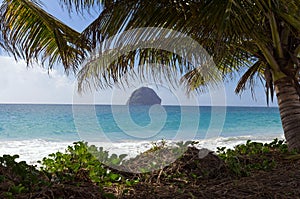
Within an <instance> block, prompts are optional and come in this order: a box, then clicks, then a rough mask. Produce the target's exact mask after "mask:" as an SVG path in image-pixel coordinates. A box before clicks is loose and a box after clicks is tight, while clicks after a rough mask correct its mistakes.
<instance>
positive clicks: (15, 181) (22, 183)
mask: <svg viewBox="0 0 300 199" xmlns="http://www.w3.org/2000/svg"><path fill="white" fill-rule="evenodd" d="M17 158H19V155H13V156H11V155H3V156H2V157H0V167H2V169H3V171H5V172H3V173H2V174H1V175H0V183H2V182H3V183H6V184H9V186H8V187H7V190H5V193H4V196H5V197H7V198H14V195H16V194H21V193H26V192H30V191H34V190H39V188H40V186H39V185H41V184H46V181H45V180H43V177H42V175H43V174H42V173H41V172H40V171H38V170H37V169H36V167H34V166H31V165H28V164H26V162H25V161H20V162H17V161H16V159H17ZM0 197H1V194H0Z"/></svg>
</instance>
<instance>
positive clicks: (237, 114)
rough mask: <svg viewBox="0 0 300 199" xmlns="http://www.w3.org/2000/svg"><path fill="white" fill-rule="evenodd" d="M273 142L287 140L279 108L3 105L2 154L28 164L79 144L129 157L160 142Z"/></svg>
mask: <svg viewBox="0 0 300 199" xmlns="http://www.w3.org/2000/svg"><path fill="white" fill-rule="evenodd" d="M274 138H279V139H283V130H282V126H281V122H280V117H279V111H278V108H276V107H209V106H200V107H192V106H160V105H155V106H152V107H148V106H130V107H128V106H121V105H120V106H119V105H114V106H111V105H42V104H41V105H40V104H39V105H37V104H0V155H3V154H11V155H13V154H19V155H20V159H19V160H25V161H27V163H29V164H35V163H36V161H37V160H41V159H42V158H43V157H45V156H47V155H48V154H50V153H53V152H56V151H62V152H63V151H64V150H65V149H66V147H67V146H68V145H71V144H72V143H73V142H75V141H85V142H88V143H91V144H95V145H97V146H103V147H104V149H106V150H109V151H110V152H111V153H117V154H121V153H127V154H129V157H130V156H135V155H137V154H138V153H141V152H143V151H145V150H147V149H149V148H150V147H151V146H152V145H151V143H152V142H153V141H160V140H166V141H167V142H169V143H172V142H176V141H181V140H183V141H186V140H196V141H199V144H198V147H201V148H202V147H203V148H208V149H210V150H215V149H216V147H218V146H226V147H229V148H231V147H233V146H235V145H237V144H241V143H245V141H246V140H249V139H250V140H254V141H261V142H268V141H272V140H273V139H274Z"/></svg>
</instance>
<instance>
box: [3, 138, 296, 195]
mask: <svg viewBox="0 0 300 199" xmlns="http://www.w3.org/2000/svg"><path fill="white" fill-rule="evenodd" d="M195 144H197V142H185V143H184V142H179V143H177V144H176V145H174V146H173V147H170V146H167V145H166V141H165V140H162V141H159V142H153V143H152V145H153V147H152V148H151V149H149V150H148V151H146V152H144V153H142V154H140V155H138V156H137V157H135V158H131V159H129V160H125V159H124V158H125V157H126V155H124V154H123V155H119V156H118V155H116V154H112V155H109V152H108V151H105V150H103V148H102V147H99V148H97V147H96V146H94V145H92V146H88V145H87V143H84V142H75V143H74V144H73V146H68V147H67V149H66V150H65V152H64V153H62V152H56V153H53V154H50V155H49V156H48V157H45V158H43V160H42V161H39V163H40V164H41V167H40V169H37V168H36V166H30V165H27V164H26V162H24V161H21V162H17V161H16V159H17V158H18V157H19V156H18V155H14V156H10V155H4V156H3V157H0V197H1V198H2V197H4V198H19V197H20V196H24V194H25V195H26V194H29V195H31V196H34V193H36V195H35V196H39V195H41V193H43V194H44V195H47V194H48V192H47V191H46V190H48V189H50V190H51V189H55V190H56V189H58V188H59V189H61V190H65V189H66V184H68V185H74V187H73V188H72V189H73V190H74V189H75V190H77V189H79V188H80V187H82V186H83V187H84V186H86V185H85V183H90V184H91V185H89V186H96V187H98V188H96V191H97V192H98V193H99V194H100V195H101V197H104V198H114V197H120V196H122V197H123V196H124V197H125V196H126V195H130V194H134V191H133V190H134V189H135V187H136V185H139V186H142V185H143V183H150V184H153V183H154V184H167V186H170V187H174V186H176V187H178V188H179V189H178V190H177V191H179V190H181V189H184V187H185V186H186V185H188V184H194V185H196V184H199V183H205V182H206V181H204V180H216V181H217V180H218V179H222V178H228V179H238V178H241V177H245V178H246V177H247V176H255V174H256V173H257V172H272V171H273V170H274V169H278V167H281V164H282V161H298V160H299V159H300V158H299V157H300V156H299V154H297V153H296V152H290V151H288V147H287V145H286V143H285V142H284V141H283V140H278V139H275V140H274V141H272V142H271V143H265V144H263V143H258V142H252V141H250V140H248V141H247V142H246V143H245V144H241V145H237V146H235V147H234V148H233V149H226V147H221V148H220V147H219V148H218V150H217V152H216V153H217V156H216V155H214V154H212V153H209V154H208V155H207V156H206V157H201V158H199V157H198V154H199V152H200V150H198V149H196V148H195V147H194V145H195ZM164 149H168V150H171V151H172V152H175V154H177V153H182V154H181V156H180V157H178V159H177V160H176V161H175V162H172V163H171V164H170V165H166V167H164V168H160V169H158V170H156V171H151V172H147V173H141V174H134V173H126V172H123V171H118V170H116V169H113V168H110V167H108V166H107V165H115V166H121V165H123V164H124V165H126V164H127V165H128V161H129V162H130V160H133V163H141V162H142V160H143V161H144V160H146V161H149V159H145V156H146V157H149V154H151V153H155V152H158V151H161V150H164ZM183 150H185V152H184V151H183ZM163 152H164V153H165V151H163ZM151 157H152V156H151ZM161 158H164V159H165V158H166V157H161ZM150 161H151V160H150ZM146 163H147V162H146ZM52 192H53V193H55V192H54V191H52ZM65 192H66V191H61V192H57V194H58V195H55V196H60V195H59V194H62V193H65ZM179 192H180V191H179ZM37 193H38V194H37ZM53 193H52V194H53ZM183 193H184V192H183V191H182V193H181V194H183ZM73 194H76V193H75V191H74V193H73ZM188 194H192V195H193V194H194V195H195V193H192V192H188ZM63 196H64V195H63ZM63 196H62V197H63ZM69 196H70V195H69ZM69 196H68V197H69Z"/></svg>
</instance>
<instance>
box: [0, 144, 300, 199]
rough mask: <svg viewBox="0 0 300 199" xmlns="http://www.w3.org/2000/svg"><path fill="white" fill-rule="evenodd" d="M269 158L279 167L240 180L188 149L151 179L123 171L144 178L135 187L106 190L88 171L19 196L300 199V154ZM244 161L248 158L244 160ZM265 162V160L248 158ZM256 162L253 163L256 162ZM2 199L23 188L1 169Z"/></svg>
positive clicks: (214, 159) (217, 161) (219, 164)
mask: <svg viewBox="0 0 300 199" xmlns="http://www.w3.org/2000/svg"><path fill="white" fill-rule="evenodd" d="M267 158H268V159H269V158H270V159H272V160H274V162H275V163H276V164H275V166H274V167H273V168H272V169H266V170H253V171H251V172H250V173H249V174H248V175H247V176H239V177H238V176H237V175H236V174H235V173H234V172H233V171H232V169H230V168H229V167H228V165H226V164H225V162H224V161H223V160H222V159H220V158H219V157H218V156H216V155H214V154H213V153H209V154H208V155H207V156H205V157H204V158H200V157H199V150H198V149H196V148H189V149H188V150H187V151H186V152H185V153H184V155H183V156H182V157H181V158H179V159H177V160H176V161H175V162H174V163H172V164H171V165H169V166H167V167H165V168H164V169H162V170H158V171H156V172H152V173H149V174H147V175H137V174H136V175H133V174H130V173H125V172H123V173H121V174H122V175H124V176H125V177H127V178H129V179H131V178H139V179H140V182H139V183H137V184H135V185H133V186H129V187H128V186H125V185H112V186H107V187H104V188H103V190H102V191H101V189H100V188H99V186H96V185H95V184H94V183H92V182H91V181H90V180H89V179H87V178H86V175H85V174H84V171H83V173H82V175H81V176H78V180H75V181H73V182H55V181H53V180H52V181H51V180H49V179H48V178H47V176H45V175H43V174H41V177H40V178H41V179H44V180H45V181H46V182H47V181H48V183H44V184H39V185H38V186H35V187H34V188H33V189H32V190H31V191H29V192H28V193H26V194H24V193H23V194H15V195H14V198H51V199H52V198H89V199H92V198H111V197H110V196H111V194H114V196H115V197H116V198H143V199H147V198H300V156H299V155H294V156H291V155H289V156H287V155H283V154H280V153H277V152H270V154H268V155H267ZM241 161H245V159H244V160H243V159H241ZM247 161H249V162H250V163H252V162H253V161H254V162H255V161H262V160H261V158H260V159H259V157H257V158H253V159H251V160H247ZM251 161H252V162H251ZM0 175H2V176H5V179H6V180H4V181H2V182H0V198H9V196H8V195H7V194H6V192H7V191H8V190H9V189H10V187H12V185H14V184H18V179H17V178H15V176H14V174H13V171H12V170H11V169H10V168H6V167H0Z"/></svg>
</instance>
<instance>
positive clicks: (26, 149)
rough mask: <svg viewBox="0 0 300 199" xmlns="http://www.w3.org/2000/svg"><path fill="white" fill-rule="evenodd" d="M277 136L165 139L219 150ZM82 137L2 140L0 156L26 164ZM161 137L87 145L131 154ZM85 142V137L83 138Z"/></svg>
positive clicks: (148, 146) (131, 155) (149, 145)
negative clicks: (12, 157) (9, 156)
mask: <svg viewBox="0 0 300 199" xmlns="http://www.w3.org/2000/svg"><path fill="white" fill-rule="evenodd" d="M275 138H278V139H280V140H283V139H284V137H283V135H280V136H278V135H277V136H276V135H273V136H270V137H266V136H261V137H259V136H251V135H248V136H235V137H217V138H210V139H202V140H164V141H165V142H166V144H167V145H170V146H171V145H172V144H174V143H176V142H180V141H183V142H185V141H196V142H199V143H198V144H195V145H194V146H195V147H197V148H199V149H201V148H206V149H208V150H210V151H216V150H217V147H226V148H233V147H234V146H236V145H238V144H243V143H245V142H246V141H247V140H251V141H254V142H262V143H267V142H271V141H272V140H274V139H275ZM78 141H82V140H72V141H54V140H44V139H28V140H0V156H2V155H4V154H9V155H15V154H18V155H19V156H20V158H19V159H18V161H26V163H27V164H31V165H35V164H37V161H38V160H42V159H43V158H44V157H47V156H48V155H49V154H51V153H56V152H58V151H60V152H65V150H66V148H67V147H68V146H70V145H72V144H73V143H74V142H78ZM161 141H162V140H156V141H151V140H141V141H137V140H123V141H122V142H114V143H111V142H92V141H90V142H87V143H88V145H95V146H97V147H103V148H104V150H107V151H108V152H109V154H113V153H115V154H118V155H120V154H127V156H128V157H129V158H132V157H135V156H137V155H139V154H140V153H142V152H144V151H146V150H148V149H150V148H151V147H152V146H153V143H159V142H161ZM83 142H84V141H83Z"/></svg>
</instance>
